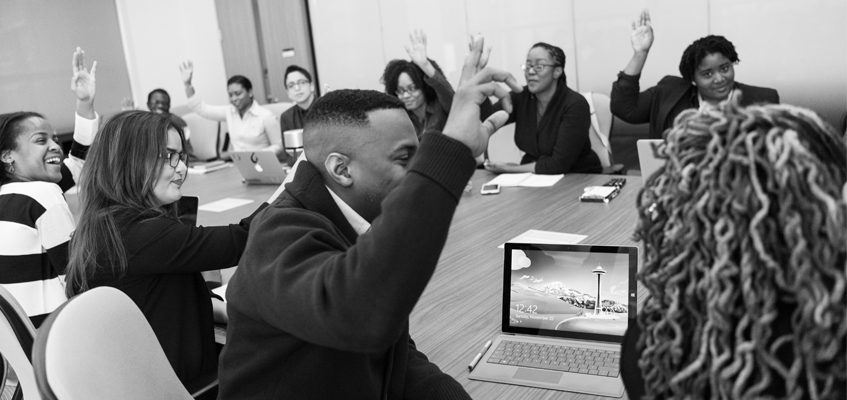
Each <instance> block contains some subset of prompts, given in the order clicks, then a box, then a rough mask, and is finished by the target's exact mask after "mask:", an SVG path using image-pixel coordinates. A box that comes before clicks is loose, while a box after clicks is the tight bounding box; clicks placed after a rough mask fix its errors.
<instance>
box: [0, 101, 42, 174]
mask: <svg viewBox="0 0 847 400" xmlns="http://www.w3.org/2000/svg"><path fill="white" fill-rule="evenodd" d="M32 117H36V118H41V119H44V116H43V115H41V114H39V113H37V112H33V111H17V112H12V113H6V114H0V154H3V153H4V152H6V151H12V150H15V149H17V148H18V144H17V143H18V142H17V139H18V135H19V134H20V133H21V131H20V129H19V128H20V125H21V123H22V122H24V121H26V120H27V119H29V118H32ZM13 179H14V176H13V175H12V173H11V172H9V167H8V166H6V165H5V164H4V165H2V168H0V185H4V184H6V183H9V182H11V181H12V180H13Z"/></svg>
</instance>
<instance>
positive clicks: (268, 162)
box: [231, 150, 286, 185]
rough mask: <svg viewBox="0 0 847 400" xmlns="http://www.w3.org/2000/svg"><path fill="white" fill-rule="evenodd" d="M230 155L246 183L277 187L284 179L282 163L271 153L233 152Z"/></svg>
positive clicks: (261, 151) (263, 151)
mask: <svg viewBox="0 0 847 400" xmlns="http://www.w3.org/2000/svg"><path fill="white" fill-rule="evenodd" d="M231 155H232V161H233V163H235V166H236V167H237V168H238V172H240V173H241V176H242V177H243V178H244V181H245V182H247V183H256V184H276V185H278V184H280V183H282V181H283V180H284V179H285V175H286V173H285V170H284V169H283V166H282V163H280V162H279V160H277V158H276V154H275V153H274V152H272V151H265V150H260V151H233V152H232V153H231Z"/></svg>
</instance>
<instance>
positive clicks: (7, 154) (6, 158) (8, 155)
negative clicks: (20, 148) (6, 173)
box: [0, 149, 12, 164]
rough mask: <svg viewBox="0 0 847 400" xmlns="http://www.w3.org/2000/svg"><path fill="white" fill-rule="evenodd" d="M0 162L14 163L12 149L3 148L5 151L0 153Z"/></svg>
mask: <svg viewBox="0 0 847 400" xmlns="http://www.w3.org/2000/svg"><path fill="white" fill-rule="evenodd" d="M0 162H3V163H6V164H11V163H12V151H11V150H8V149H7V150H3V152H2V153H0Z"/></svg>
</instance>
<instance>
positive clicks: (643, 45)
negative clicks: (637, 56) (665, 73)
mask: <svg viewBox="0 0 847 400" xmlns="http://www.w3.org/2000/svg"><path fill="white" fill-rule="evenodd" d="M629 40H630V41H631V42H632V50H634V51H635V52H647V51H649V50H650V47H651V46H653V26H652V25H650V12H649V11H647V10H644V11H641V15H640V16H639V18H638V20H637V21H633V22H632V33H631V34H630V38H629Z"/></svg>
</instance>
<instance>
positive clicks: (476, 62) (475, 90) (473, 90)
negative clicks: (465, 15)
mask: <svg viewBox="0 0 847 400" xmlns="http://www.w3.org/2000/svg"><path fill="white" fill-rule="evenodd" d="M483 45H484V40H483V39H482V37H473V38H471V43H470V52H469V53H468V55H467V57H465V63H464V65H463V66H462V75H461V78H460V80H459V86H458V88H457V90H456V94H455V95H454V96H453V106H452V107H451V108H450V116H449V117H447V122H446V123H445V125H444V131H443V133H444V134H445V135H447V136H450V137H452V138H454V139H456V140H458V141H460V142H462V143H464V144H465V145H467V146H468V147H469V148H470V150H471V154H472V155H473V156H474V157H476V156H478V155H480V154H482V152H483V151H485V148H486V147H487V146H488V137H489V136H491V134H492V133H494V132H495V131H496V130H497V129H499V128H500V127H501V126H503V124H504V123H505V122H506V120H507V119H508V117H509V115H508V112H511V111H512V103H511V99H510V97H509V91H508V90H506V88H504V87H503V86H502V85H500V84H498V83H497V82H503V83H505V84H507V85H508V86H509V87H510V88H511V89H512V90H516V91H519V90H520V85H519V84H518V81H517V80H516V79H515V77H514V76H512V74H510V73H508V72H506V71H501V70H497V69H494V68H490V67H485V63H487V61H488V60H487V56H484V55H483V53H484V51H483V47H484V46H483ZM489 96H496V97H497V98H499V99H501V100H500V101H502V102H503V109H504V110H505V111H499V112H496V113H494V114H492V115H491V116H490V117H488V119H486V120H485V121H484V122H482V123H480V122H479V105H480V104H482V102H483V101H485V99H486V98H488V97H489Z"/></svg>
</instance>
